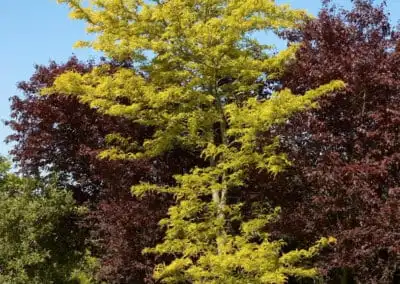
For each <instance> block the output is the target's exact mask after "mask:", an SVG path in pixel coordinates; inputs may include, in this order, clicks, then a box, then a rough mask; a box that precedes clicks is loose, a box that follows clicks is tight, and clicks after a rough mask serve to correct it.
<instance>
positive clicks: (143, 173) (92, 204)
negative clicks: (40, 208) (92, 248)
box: [7, 57, 195, 283]
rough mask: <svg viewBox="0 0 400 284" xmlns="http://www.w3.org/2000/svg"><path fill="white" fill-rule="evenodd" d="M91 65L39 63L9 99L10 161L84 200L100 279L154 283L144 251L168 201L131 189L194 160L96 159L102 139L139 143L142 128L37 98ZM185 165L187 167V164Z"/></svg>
mask: <svg viewBox="0 0 400 284" xmlns="http://www.w3.org/2000/svg"><path fill="white" fill-rule="evenodd" d="M93 65H94V64H93V63H87V64H85V63H82V62H79V61H78V60H77V59H76V58H75V57H73V58H71V59H70V60H69V61H68V62H67V63H65V64H62V65H58V64H56V63H54V62H51V63H50V65H49V66H36V72H35V73H34V75H33V76H32V77H31V79H30V80H29V81H28V82H22V83H20V84H19V89H20V90H22V91H23V93H24V97H13V98H11V101H12V105H11V109H12V113H11V120H10V121H8V122H7V124H8V125H9V126H10V127H11V128H12V130H13V132H14V133H13V134H12V135H11V136H9V137H8V141H9V142H14V143H15V144H14V145H15V146H14V148H13V149H12V150H11V154H12V155H13V157H14V161H15V162H16V163H17V165H18V166H20V168H21V171H22V172H23V173H25V174H29V175H36V174H39V173H41V174H43V173H46V172H54V171H56V172H58V173H60V175H61V181H62V182H63V184H64V185H66V186H67V187H69V188H71V189H72V190H73V192H74V194H75V198H76V200H77V201H78V202H80V203H82V202H87V204H88V206H89V208H91V211H90V213H89V218H88V219H87V220H86V223H87V225H89V224H90V226H91V228H90V229H91V230H92V233H93V240H94V241H95V245H96V248H97V250H98V251H97V254H98V256H99V257H100V259H101V262H102V266H101V270H100V272H99V277H100V278H101V279H103V280H106V281H107V282H110V283H152V280H151V279H150V275H151V274H152V270H153V267H154V264H155V261H156V259H155V258H154V257H152V256H143V255H142V254H141V251H142V250H143V249H144V248H145V247H148V246H153V245H154V244H155V243H156V242H158V241H159V240H160V238H161V236H162V234H161V230H160V229H159V228H158V221H159V220H160V219H161V218H162V217H163V216H164V215H165V213H166V209H167V208H168V205H169V204H170V202H171V198H168V197H166V196H148V197H146V198H144V199H143V200H141V201H138V200H137V199H135V198H133V197H132V196H131V194H130V191H129V188H130V187H131V186H132V185H133V184H135V183H137V182H139V181H140V180H143V181H146V180H151V181H152V182H153V181H154V178H155V177H157V182H160V183H170V182H172V181H173V179H172V175H173V174H174V173H178V172H181V171H183V170H184V169H185V168H189V167H190V165H189V164H190V163H193V162H195V159H194V158H192V156H191V155H190V154H189V153H186V152H184V151H183V150H181V151H178V150H176V152H173V153H168V154H167V155H165V156H164V157H162V158H160V159H157V160H154V161H150V160H140V161H108V160H99V159H98V158H97V155H98V153H99V152H100V151H101V150H102V149H104V148H105V147H106V144H105V135H106V134H109V133H112V132H119V133H121V134H122V135H126V136H129V137H134V138H135V139H143V138H144V137H145V136H146V135H149V131H148V129H143V128H141V127H139V126H138V125H135V124H134V123H132V122H129V121H127V120H125V119H122V118H115V117H110V116H106V115H100V114H99V113H97V112H96V111H95V110H93V109H90V108H89V107H88V106H87V105H84V104H81V103H79V101H78V100H77V99H76V98H74V97H67V96H62V95H52V96H41V95H39V90H40V89H41V88H42V87H45V86H49V85H51V84H52V82H53V81H54V79H55V78H56V76H57V75H59V74H61V73H63V72H65V71H67V70H75V71H77V72H82V73H83V72H88V71H89V70H90V69H91V68H92V67H93ZM188 163H189V164H188Z"/></svg>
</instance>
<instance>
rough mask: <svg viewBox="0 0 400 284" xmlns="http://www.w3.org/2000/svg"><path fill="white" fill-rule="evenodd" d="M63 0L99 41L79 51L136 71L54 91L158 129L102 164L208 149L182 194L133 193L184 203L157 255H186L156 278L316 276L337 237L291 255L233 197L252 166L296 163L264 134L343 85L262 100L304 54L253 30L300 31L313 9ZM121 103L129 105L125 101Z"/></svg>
mask: <svg viewBox="0 0 400 284" xmlns="http://www.w3.org/2000/svg"><path fill="white" fill-rule="evenodd" d="M59 2H62V3H66V4H68V5H69V6H70V8H71V10H72V14H71V15H72V17H73V18H76V19H82V20H85V21H86V22H87V24H88V31H89V32H91V33H95V34H96V38H95V40H94V41H92V42H80V43H79V44H78V45H80V46H90V47H92V48H94V49H96V50H99V51H102V52H104V53H105V54H106V55H107V56H109V57H110V58H112V59H114V60H119V61H129V62H132V63H133V67H130V68H123V67H121V68H119V69H118V70H117V71H116V72H114V71H113V72H110V70H109V67H108V66H102V67H99V68H95V69H94V70H93V71H92V72H91V73H89V74H85V75H80V74H77V73H74V72H68V73H66V74H63V75H61V76H60V77H59V78H57V80H56V81H55V83H54V86H53V87H52V88H49V89H46V90H44V93H47V94H50V93H53V92H58V93H64V94H70V95H78V96H79V97H80V99H81V101H83V102H86V103H89V104H90V105H91V106H92V107H94V108H97V109H98V110H99V111H101V112H104V113H107V114H110V115H115V116H124V117H127V118H130V119H132V120H133V121H136V122H137V123H140V124H143V125H148V126H152V127H153V128H154V129H155V132H154V135H153V137H151V138H150V139H148V140H146V141H144V143H142V144H140V145H139V144H135V143H133V141H132V139H131V138H130V137H121V136H120V135H118V134H111V135H110V136H109V140H110V141H111V142H114V143H113V145H114V146H113V147H111V148H110V149H108V150H106V151H104V152H103V154H102V157H107V158H110V159H139V158H142V157H155V156H158V155H161V154H163V153H165V152H166V151H168V150H170V149H172V148H173V147H175V146H176V145H180V146H181V147H190V148H192V149H196V150H199V151H201V153H202V157H203V158H204V159H205V160H206V161H209V162H210V164H209V165H210V166H209V167H203V168H200V167H198V168H194V169H192V170H191V171H190V172H188V173H187V174H184V175H180V176H176V182H177V183H176V186H174V187H163V186H158V185H153V184H141V185H137V186H134V187H133V189H132V190H133V192H134V193H135V194H137V195H141V194H145V193H146V192H147V191H161V192H170V193H173V194H174V195H175V196H176V205H175V206H173V207H171V208H170V210H169V217H168V218H167V219H165V220H162V222H161V223H162V225H164V226H166V227H167V231H166V236H165V239H164V242H163V243H161V244H159V245H157V246H156V247H155V248H151V249H149V250H148V251H151V252H156V253H159V254H164V253H171V254H173V255H175V256H176V258H175V260H174V261H173V262H172V263H170V264H165V265H160V266H159V267H157V269H156V271H155V274H154V276H155V278H157V279H160V280H161V281H162V282H165V283H180V282H183V281H189V282H191V283H284V282H285V281H286V279H287V276H288V275H293V276H298V277H314V276H315V275H316V271H315V270H314V269H313V268H309V267H306V266H305V265H302V263H301V261H302V260H303V259H305V258H310V257H312V256H313V255H314V254H316V253H317V251H318V248H319V247H321V246H322V245H324V243H327V242H328V240H325V239H324V240H321V242H320V243H318V244H317V245H316V246H315V247H312V248H310V249H309V250H301V251H292V252H289V253H287V254H284V255H281V247H282V245H283V243H282V242H280V241H271V240H269V238H268V234H266V233H265V232H264V231H263V230H264V228H265V225H266V224H267V222H268V221H270V219H271V218H272V215H271V214H268V213H265V212H264V213H262V214H257V213H256V212H255V213H254V219H250V220H249V219H248V218H247V219H246V220H245V219H243V218H242V216H241V214H240V212H241V210H240V209H241V204H229V203H228V202H227V197H228V196H229V194H230V192H231V189H232V188H238V187H242V186H244V185H245V179H246V177H247V175H248V173H249V171H251V170H259V171H269V172H272V173H274V174H277V173H278V172H279V171H281V170H283V169H284V167H285V166H286V165H287V164H288V163H289V161H288V160H287V158H286V156H285V155H284V154H283V153H277V152H276V149H277V146H278V142H279V141H278V139H275V140H272V141H268V142H265V141H262V140H261V139H259V134H260V133H263V132H266V131H268V130H269V129H270V128H271V126H273V125H275V124H279V123H284V122H285V121H286V120H287V119H288V118H289V117H290V116H291V115H292V114H293V113H295V112H298V111H302V110H304V109H307V108H310V107H314V106H315V100H316V99H317V98H318V97H320V96H321V95H323V94H326V93H329V92H332V91H334V90H336V89H339V88H342V87H343V83H342V82H339V81H334V82H331V83H330V84H327V85H324V86H321V87H320V88H318V89H316V90H312V91H309V92H307V93H306V94H305V95H303V96H296V95H294V94H292V93H291V92H290V90H283V91H281V92H277V93H274V94H273V95H272V97H271V98H269V99H265V100H260V99H258V98H257V96H256V94H257V90H259V88H260V84H261V81H262V80H263V79H266V78H268V77H269V78H277V77H279V75H280V74H281V72H282V70H283V69H284V68H285V66H286V64H287V63H288V62H289V61H290V60H293V58H294V53H295V51H296V48H297V47H296V46H291V47H289V48H288V49H287V50H284V51H282V52H280V53H278V54H276V55H274V54H273V52H272V49H271V46H270V45H266V44H262V43H260V42H259V41H258V40H257V38H255V37H254V34H256V32H263V31H281V30H283V29H292V28H296V27H298V25H299V24H300V23H302V21H304V20H305V19H306V18H307V17H308V16H307V15H306V13H304V12H303V11H299V10H293V9H291V8H290V7H289V6H288V5H277V4H276V3H275V2H274V1H270V0H154V1H150V0H148V1H144V0H93V1H90V4H89V6H84V5H83V4H82V3H83V2H86V1H79V0H60V1H59ZM223 81H225V84H223V83H222V82H223ZM120 98H124V99H125V100H126V101H128V102H129V104H121V103H118V102H119V101H120V100H119V99H120ZM215 125H219V127H218V128H215V127H214V126H215ZM216 129H218V131H217V130H216ZM210 197H211V199H212V201H211V202H207V201H206V200H209V199H210ZM233 220H237V221H241V222H242V225H241V230H240V231H238V232H234V231H232V230H230V229H229V227H230V226H229V224H230V223H231V222H232V221H233Z"/></svg>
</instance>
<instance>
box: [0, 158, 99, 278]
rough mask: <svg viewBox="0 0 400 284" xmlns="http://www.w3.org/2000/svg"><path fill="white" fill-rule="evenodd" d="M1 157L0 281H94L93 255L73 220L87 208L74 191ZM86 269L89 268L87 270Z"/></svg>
mask: <svg viewBox="0 0 400 284" xmlns="http://www.w3.org/2000/svg"><path fill="white" fill-rule="evenodd" d="M8 171H9V165H8V163H7V162H6V161H5V160H4V159H1V162H0V214H1V216H2V217H1V220H0V282H2V283H76V281H77V277H78V275H79V277H80V279H82V280H83V279H86V280H87V281H89V282H87V283H92V282H90V272H92V271H91V269H92V268H95V266H93V265H92V266H91V263H92V264H95V262H93V261H94V259H92V258H91V257H90V256H89V255H88V254H87V253H86V247H85V243H84V242H82V238H81V237H80V235H81V234H82V232H83V231H82V229H80V228H79V227H77V226H76V223H75V222H74V220H75V219H76V218H77V217H78V216H79V215H81V214H82V212H81V211H82V210H81V208H78V207H77V206H76V204H75V202H74V200H73V199H72V196H71V194H69V193H68V192H67V191H65V190H61V189H59V188H56V186H55V184H43V183H40V182H38V181H36V180H32V179H27V178H20V177H18V176H16V175H14V174H11V173H9V172H8ZM84 269H86V271H85V270H84Z"/></svg>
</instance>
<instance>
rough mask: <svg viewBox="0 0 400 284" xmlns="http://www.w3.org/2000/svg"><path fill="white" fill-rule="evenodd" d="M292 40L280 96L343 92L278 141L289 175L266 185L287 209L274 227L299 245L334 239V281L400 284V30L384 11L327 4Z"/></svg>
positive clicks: (329, 266) (325, 263) (324, 262)
mask: <svg viewBox="0 0 400 284" xmlns="http://www.w3.org/2000/svg"><path fill="white" fill-rule="evenodd" d="M292 36H293V35H292ZM295 36H296V37H297V40H300V41H301V48H300V49H299V50H298V52H297V54H296V58H297V60H296V61H294V62H293V64H291V65H290V66H289V68H287V70H286V72H285V74H284V76H283V77H282V80H281V82H282V85H283V87H289V88H292V89H293V90H294V91H296V92H297V93H304V92H305V91H306V90H308V89H310V88H314V87H316V86H319V85H320V84H324V83H327V82H329V81H330V80H332V79H336V78H339V79H342V80H343V81H345V82H346V83H347V86H346V89H344V90H342V91H341V92H338V93H336V94H335V95H334V96H326V97H323V98H321V99H320V108H318V109H313V110H312V111H309V112H307V113H303V114H301V115H298V116H297V117H296V118H293V119H291V121H290V123H288V124H286V125H285V127H284V129H282V132H280V133H281V134H282V136H284V137H285V138H284V139H283V138H282V141H283V143H282V144H281V145H282V146H284V147H283V150H284V151H286V152H288V154H289V157H290V159H291V160H292V161H293V168H292V169H291V170H290V171H288V172H287V173H286V174H284V175H282V176H281V177H280V184H279V182H277V183H275V184H271V185H269V186H270V187H271V188H273V189H274V190H275V193H274V194H275V197H274V198H275V199H274V200H275V202H276V203H278V204H281V205H282V219H281V222H280V223H278V224H277V227H278V228H280V229H279V231H280V234H282V233H284V234H285V235H286V236H287V237H288V238H289V239H291V240H294V241H295V242H297V243H298V244H299V243H301V244H303V245H304V244H307V243H309V242H310V241H313V240H314V239H315V238H316V236H321V235H322V236H323V235H333V236H335V237H336V238H337V245H336V246H335V250H334V251H332V252H331V253H330V254H326V255H325V256H324V258H323V259H321V261H320V267H322V268H323V269H325V270H326V271H327V272H330V273H331V274H333V272H334V271H337V270H339V269H341V270H343V271H345V272H346V273H347V274H348V275H351V274H353V276H354V279H355V280H356V281H357V282H358V283H397V282H396V280H394V277H395V275H396V271H397V273H398V267H399V251H400V243H399V240H400V239H399V234H400V231H399V225H398V224H399V221H400V220H399V218H400V212H399V208H400V203H399V202H400V199H399V191H398V188H399V184H400V179H399V155H398V149H399V139H398V137H399V128H398V125H399V120H398V117H399V116H398V114H399V113H400V112H399V111H400V104H399V95H398V94H399V92H398V90H399V86H400V81H399V75H398V74H399V66H400V65H399V59H400V57H399V56H400V54H399V50H398V48H397V47H398V42H399V33H398V30H396V29H393V28H392V27H391V25H390V22H389V19H388V16H387V14H386V12H385V10H384V6H374V5H373V3H372V1H354V8H353V10H350V11H345V10H339V9H335V8H333V7H332V6H330V5H329V3H328V4H327V6H325V8H324V9H323V10H322V11H321V12H320V14H319V17H318V18H317V19H314V20H312V21H309V22H308V23H307V24H306V25H305V27H304V28H303V29H302V31H301V33H300V34H296V35H295ZM296 37H295V38H293V39H295V40H296ZM305 122H306V123H305ZM264 183H265V181H264ZM264 192H268V190H266V189H264ZM271 195H272V194H271ZM271 195H270V196H269V198H270V200H271V199H272V198H273V197H271ZM267 198H268V197H267ZM285 199H286V202H285V204H284V201H285ZM342 278H343V281H344V280H345V278H346V275H343V277H342ZM350 278H351V277H348V279H350ZM333 281H335V280H333ZM336 281H337V282H338V281H339V280H338V279H336ZM397 281H398V280H397ZM337 282H334V283H337Z"/></svg>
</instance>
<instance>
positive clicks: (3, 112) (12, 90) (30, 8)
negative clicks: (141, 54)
mask: <svg viewBox="0 0 400 284" xmlns="http://www.w3.org/2000/svg"><path fill="white" fill-rule="evenodd" d="M1 2H2V5H1V9H0V42H1V44H0V62H1V63H2V66H1V68H0V120H6V119H8V118H9V100H8V98H9V97H10V96H13V95H18V94H19V93H18V91H17V88H16V83H17V82H19V81H23V80H28V79H29V77H30V76H31V75H32V73H33V71H34V68H33V66H34V64H47V63H48V62H49V60H51V59H52V60H55V61H57V62H63V61H66V60H67V59H68V57H70V56H71V55H72V54H73V53H74V54H76V55H77V56H78V57H79V58H81V59H89V58H93V57H95V53H94V52H93V51H91V50H88V49H73V48H72V45H73V44H74V42H75V41H76V40H79V39H84V38H85V37H86V34H85V30H84V24H83V23H81V22H77V21H72V20H70V19H69V18H68V9H67V8H66V7H65V6H61V5H57V3H56V0H36V1H33V0H18V1H16V0H2V1H1ZM277 2H279V3H290V4H291V5H292V6H293V7H295V8H304V9H307V10H308V11H309V12H311V13H312V14H314V15H315V14H316V13H317V12H318V10H319V8H320V6H321V5H320V0H278V1H277ZM336 2H337V3H339V4H340V5H343V6H346V7H349V6H350V0H342V1H340V0H336ZM388 8H389V11H390V12H391V14H392V20H393V21H397V20H398V19H399V18H400V1H398V0H388ZM8 134H10V130H9V129H8V128H6V127H5V126H4V125H3V123H0V155H6V154H7V152H8V150H9V148H10V146H7V145H6V144H5V143H3V140H4V138H5V137H6V136H7V135H8Z"/></svg>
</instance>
